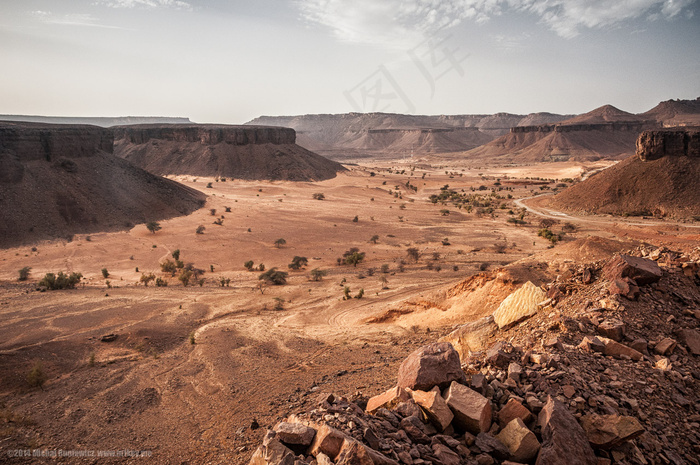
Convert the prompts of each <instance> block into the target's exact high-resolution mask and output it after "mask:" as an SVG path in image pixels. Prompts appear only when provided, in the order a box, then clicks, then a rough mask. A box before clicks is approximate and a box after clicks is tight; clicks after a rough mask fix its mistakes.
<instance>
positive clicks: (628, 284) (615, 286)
mask: <svg viewBox="0 0 700 465" xmlns="http://www.w3.org/2000/svg"><path fill="white" fill-rule="evenodd" d="M608 292H610V294H612V295H621V296H623V297H626V298H628V299H629V300H637V299H638V298H639V287H638V286H637V285H636V284H635V283H634V281H632V280H630V279H629V278H624V279H613V280H612V281H610V285H609V286H608Z"/></svg>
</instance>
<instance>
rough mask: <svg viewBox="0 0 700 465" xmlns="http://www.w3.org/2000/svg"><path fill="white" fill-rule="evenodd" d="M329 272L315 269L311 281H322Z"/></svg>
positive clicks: (312, 271)
mask: <svg viewBox="0 0 700 465" xmlns="http://www.w3.org/2000/svg"><path fill="white" fill-rule="evenodd" d="M327 274H328V272H327V271H326V270H321V269H319V268H314V269H313V270H311V280H312V281H321V280H322V279H323V277H324V276H326V275H327Z"/></svg>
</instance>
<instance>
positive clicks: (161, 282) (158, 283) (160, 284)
mask: <svg viewBox="0 0 700 465" xmlns="http://www.w3.org/2000/svg"><path fill="white" fill-rule="evenodd" d="M167 286H168V282H167V281H166V280H165V279H163V278H161V277H160V276H159V277H157V278H156V287H167Z"/></svg>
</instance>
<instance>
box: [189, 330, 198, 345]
mask: <svg viewBox="0 0 700 465" xmlns="http://www.w3.org/2000/svg"><path fill="white" fill-rule="evenodd" d="M188 338H189V340H190V344H191V345H195V344H196V343H197V341H196V340H195V337H194V331H192V332H191V333H190V335H189V336H188Z"/></svg>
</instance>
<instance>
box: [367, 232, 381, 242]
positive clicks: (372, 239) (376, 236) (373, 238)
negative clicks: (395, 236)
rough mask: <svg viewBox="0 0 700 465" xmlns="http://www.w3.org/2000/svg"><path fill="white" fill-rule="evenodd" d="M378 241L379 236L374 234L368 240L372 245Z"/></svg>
mask: <svg viewBox="0 0 700 465" xmlns="http://www.w3.org/2000/svg"><path fill="white" fill-rule="evenodd" d="M378 240H379V236H378V235H376V234H375V235H374V236H372V237H370V239H369V241H370V242H371V243H372V244H376V243H377V241H378Z"/></svg>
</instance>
